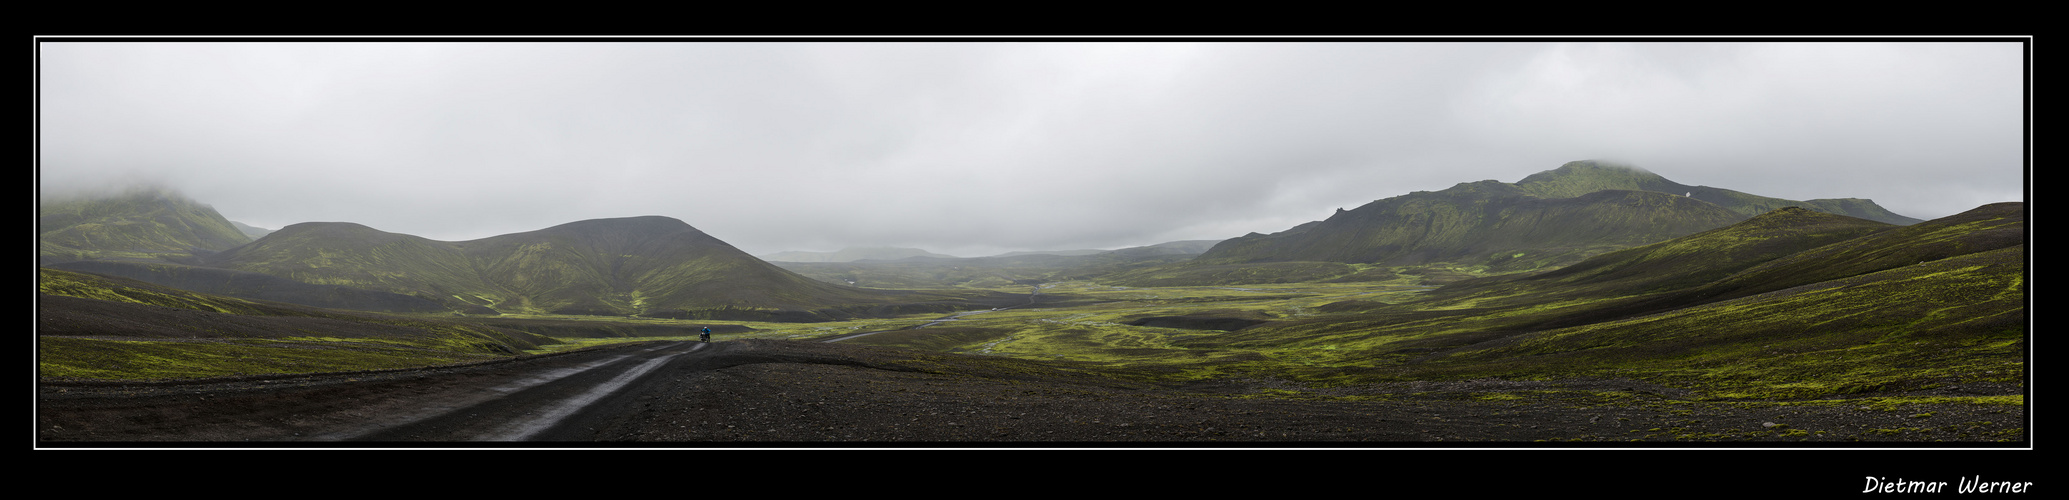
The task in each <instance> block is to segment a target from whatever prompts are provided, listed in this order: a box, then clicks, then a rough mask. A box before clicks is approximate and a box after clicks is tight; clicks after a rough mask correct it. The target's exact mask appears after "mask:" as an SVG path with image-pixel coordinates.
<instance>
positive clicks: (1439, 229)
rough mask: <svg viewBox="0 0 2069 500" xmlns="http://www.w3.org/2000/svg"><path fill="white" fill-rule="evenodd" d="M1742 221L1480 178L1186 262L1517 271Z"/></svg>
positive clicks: (1684, 205)
mask: <svg viewBox="0 0 2069 500" xmlns="http://www.w3.org/2000/svg"><path fill="white" fill-rule="evenodd" d="M1743 219H1744V217H1742V216H1740V215H1738V214H1737V213H1734V212H1731V211H1729V210H1725V209H1723V208H1721V207H1718V206H1716V205H1712V204H1708V203H1703V202H1699V201H1695V200H1691V199H1688V198H1684V197H1680V196H1671V195H1666V194H1662V193H1655V192H1649V191H1622V190H1619V191H1596V192H1592V193H1588V194H1586V195H1583V196H1579V197H1574V198H1557V199H1545V198H1535V197H1531V196H1528V195H1526V194H1524V193H1523V192H1522V191H1521V190H1519V189H1517V188H1515V187H1514V186H1510V185H1507V184H1502V183H1498V182H1494V181H1483V182H1479V183H1467V184H1460V185H1458V186H1456V187H1453V188H1451V189H1447V190H1444V191H1437V192H1417V193H1411V194H1408V195H1404V196H1398V197H1394V198H1388V199H1385V200H1380V201H1376V202H1373V203H1370V204H1367V205H1365V206H1362V207H1358V208H1357V209H1354V210H1347V211H1342V212H1338V213H1337V214H1336V215H1334V216H1332V217H1330V218H1329V219H1327V220H1323V221H1321V222H1320V223H1317V224H1314V225H1311V226H1307V227H1304V228H1301V229H1300V230H1297V231H1287V232H1285V233H1279V234H1273V235H1258V234H1252V235H1248V236H1243V237H1240V238H1235V239H1231V240H1228V241H1225V242H1222V243H1221V244H1219V245H1216V246H1215V247H1214V248H1213V249H1212V250H1209V251H1208V252H1207V253H1205V254H1202V255H1201V256H1199V257H1198V258H1196V259H1194V260H1195V262H1202V263H1244V262H1284V261H1311V262H1342V263H1358V264H1377V265H1385V266H1409V265H1419V264H1427V263H1432V262H1457V263H1461V264H1467V265H1488V266H1491V267H1494V268H1496V269H1498V270H1514V271H1521V270H1529V269H1535V268H1540V267H1552V266H1560V265H1565V264H1570V263H1572V262H1577V261H1579V260H1581V259H1583V258H1586V257H1588V256H1592V255H1594V254H1598V253H1602V252H1606V251H1610V250H1615V249H1619V248H1625V247H1629V246H1634V245H1642V244H1647V243H1653V242H1657V241H1662V240H1666V239H1668V238H1673V237H1676V236H1682V235H1687V234H1691V233H1695V232H1699V231H1704V230H1708V229H1713V228H1716V227H1720V226H1724V225H1727V224H1731V223H1734V222H1738V221H1740V220H1743Z"/></svg>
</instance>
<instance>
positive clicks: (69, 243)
mask: <svg viewBox="0 0 2069 500" xmlns="http://www.w3.org/2000/svg"><path fill="white" fill-rule="evenodd" d="M37 212H38V213H37V217H36V233H37V238H36V240H37V253H36V259H37V263H38V264H47V263H54V262H69V261H78V260H88V259H131V260H147V261H160V262H163V261H180V260H186V259H189V258H191V257H193V256H194V255H195V254H206V253H211V252H216V251H220V250H224V249H228V248H230V247H234V246H237V245H242V244H244V243H247V242H250V241H251V239H250V238H248V237H246V236H245V235H244V233H243V232H241V231H238V230H237V228H236V227H235V226H233V225H232V224H231V223H230V221H229V220H226V219H224V218H223V216H222V214H219V213H216V211H215V208H213V207H210V206H208V205H203V204H200V203H196V202H195V201H194V200H190V199H187V198H186V197H185V196H181V195H180V194H179V193H177V192H173V191H169V190H165V189H157V188H139V189H131V190H129V191H126V192H123V193H120V194H115V195H107V196H85V195H81V196H67V197H55V198H48V199H43V200H40V202H39V203H38V205H37Z"/></svg>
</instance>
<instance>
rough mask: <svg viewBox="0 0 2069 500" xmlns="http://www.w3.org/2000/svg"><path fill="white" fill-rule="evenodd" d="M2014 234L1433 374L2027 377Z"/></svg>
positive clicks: (1804, 391)
mask: <svg viewBox="0 0 2069 500" xmlns="http://www.w3.org/2000/svg"><path fill="white" fill-rule="evenodd" d="M2026 288H2027V287H2026V282H2025V248H2024V245H2023V244H2022V245H2016V246H2013V247H2008V248H2001V249H1997V250H1989V251H1982V252H1976V253H1970V254H1964V255H1960V256H1956V257H1950V258H1947V259H1942V260H1937V261H1932V262H1927V263H1923V264H1918V265H1912V266H1904V267H1897V268H1890V269H1885V270H1881V271H1875V272H1871V273H1867V274H1862V275H1857V276H1852V277H1847V278H1842V279H1835V280H1829V281H1822V282H1818V283H1815V284H1812V285H1806V286H1800V287H1794V288H1789V289H1786V290H1781V291H1775V292H1769V293H1763V294H1758V295H1750V296H1745V297H1741V298H1738V299H1734V300H1728V301H1721V302H1712V303H1706V304H1703V305H1699V306H1693V307H1686V308H1680V309H1674V310H1671V311H1669V312H1665V313H1659V314H1653V315H1647V316H1642V317H1632V318H1626V319H1620V320H1614V321H1604V322H1598V323H1590V324H1586V325H1578V326H1572V327H1566V328H1558V329H1550V330H1539V331H1534V332H1530V333H1526V334H1523V335H1517V336H1513V337H1507V338H1501V339H1498V340H1493V341H1485V342H1478V343H1473V344H1471V345H1467V346H1460V347H1457V348H1453V349H1446V350H1443V351H1440V352H1439V353H1437V354H1434V355H1431V356H1429V357H1425V358H1422V359H1420V360H1418V362H1419V363H1421V364H1422V367H1421V369H1422V370H1423V371H1424V373H1426V374H1435V373H1443V372H1449V371H1452V370H1462V371H1461V372H1460V373H1467V372H1471V373H1485V372H1487V371H1499V372H1502V373H1504V374H1506V376H1510V377H1530V376H1534V375H1543V374H1553V373H1559V374H1575V373H1600V374H1608V373H1623V374H1632V373H1646V374H1651V376H1650V378H1651V379H1652V380H1655V381H1658V382H1662V383H1668V384H1672V385H1676V386H1681V387H1691V388H1698V389H1701V390H1702V391H1703V392H1705V393H1707V394H1708V395H1709V396H1711V397H1722V398H1808V397H1826V396H1830V395H1835V394H1861V393H1894V392H1899V391H1910V390H1921V389H1930V388H1933V387H1938V386H1943V385H1948V384H1961V383H1971V382H1987V383H2006V382H2012V383H2016V382H2019V381H2021V380H2024V379H2025V373H2024V362H2023V361H2024V358H2025V356H2026V353H2027V352H2028V350H2027V349H2028V347H2027V344H2026V336H2027V325H2029V324H2030V319H2029V317H2028V315H2027V314H2028V313H2027V310H2026Z"/></svg>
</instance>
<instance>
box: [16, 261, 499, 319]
mask: <svg viewBox="0 0 2069 500" xmlns="http://www.w3.org/2000/svg"><path fill="white" fill-rule="evenodd" d="M44 267H46V268H51V269H62V270H66V271H78V272H86V273H94V274H102V275H107V276H116V277H122V278H128V279H133V280H138V281H145V282H149V283H153V284H157V285H164V286H169V287H173V288H178V289H181V290H189V291H194V292H200V293H206V294H212V295H223V296H229V297H237V298H242V299H252V300H266V301H273V302H286V303H289V304H297V305H304V306H310V307H321V308H326V309H349V310H355V311H373V312H387V313H438V312H445V311H448V310H451V309H452V308H451V307H449V306H448V305H446V304H441V303H439V302H436V301H432V300H427V299H424V298H422V297H417V296H412V295H403V294H399V293H393V292H382V291H376V290H366V289H360V288H353V287H348V286H341V285H315V284H309V283H303V282H300V281H295V280H291V279H287V278H282V277H279V276H273V275H269V274H260V273H253V272H245V271H233V270H229V269H219V268H213V267H201V266H188V265H181V264H168V263H151V262H132V261H109V260H84V261H77V262H62V263H56V264H49V265H46V266H44ZM484 311H485V309H484Z"/></svg>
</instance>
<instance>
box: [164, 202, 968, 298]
mask: <svg viewBox="0 0 2069 500" xmlns="http://www.w3.org/2000/svg"><path fill="white" fill-rule="evenodd" d="M205 263H206V264H207V265H210V266H215V267H221V268H225V269H233V270H238V271H246V272H255V273H261V274H267V275H273V276H279V277H283V278H288V279H292V280H295V281H300V282H305V283H314V284H325V285H344V286H350V287H354V288H360V289H367V290H377V291H385V292H393V293H401V294H406V295H414V296H417V297H422V298H426V299H430V300H435V301H440V302H443V303H445V304H447V305H448V306H449V307H452V308H453V309H455V310H474V311H478V312H485V311H487V310H494V311H498V312H526V313H550V314H590V315H643V316H652V317H677V318H733V319H776V318H788V319H828V318H830V317H839V316H842V315H844V314H851V313H852V312H855V311H859V310H864V309H868V308H872V307H877V308H881V307H889V306H893V305H899V304H903V305H904V306H903V307H921V308H923V310H924V308H926V307H938V308H948V307H950V306H949V305H947V303H948V302H953V301H959V300H961V299H963V298H964V297H959V296H950V295H945V294H937V295H927V294H920V293H912V292H889V291H879V290H864V289H857V288H852V287H842V286H838V285H833V284H828V283H823V282H819V281H815V280H811V279H807V278H804V277H802V276H798V275H797V274H795V273H791V272H789V271H785V270H783V269H782V268H778V267H776V266H774V265H771V264H769V263H767V262H763V261H761V260H759V259H756V258H754V257H752V256H750V255H747V254H746V253H744V252H741V251H740V250H738V249H736V248H734V247H733V246H732V245H729V244H726V243H725V242H723V241H720V240H718V239H717V238H713V237H711V236H710V235H707V234H705V233H704V232H702V231H699V230H697V229H696V228H694V227H691V226H690V225H689V224H685V223H683V222H682V221H680V220H676V219H672V218H668V217H657V216H648V217H628V218H617V219H597V220H588V221H580V222H573V223H568V224H562V225H559V226H554V227H550V228H546V229H541V230H538V231H531V232H524V233H515V234H506V235H501V236H494V237H489V238H483V239H479V240H472V241H462V242H442V241H434V240H429V239H425V238H420V237H416V236H410V235H406V234H397V233H389V232H384V231H379V230H375V229H373V228H369V227H366V226H362V225H359V224H351V223H341V222H312V223H303V224H295V225H291V226H288V227H285V228H281V229H280V230H279V231H276V232H274V233H272V234H269V235H267V236H266V237H264V238H260V239H259V240H258V241H255V242H252V243H251V244H248V245H244V246H241V247H237V248H234V249H231V250H228V251H224V252H222V253H220V254H217V255H214V256H212V257H211V258H209V259H207V260H206V261H205ZM915 303H920V304H922V305H917V306H915V305H914V304H915ZM925 304H933V305H932V306H928V305H925Z"/></svg>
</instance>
